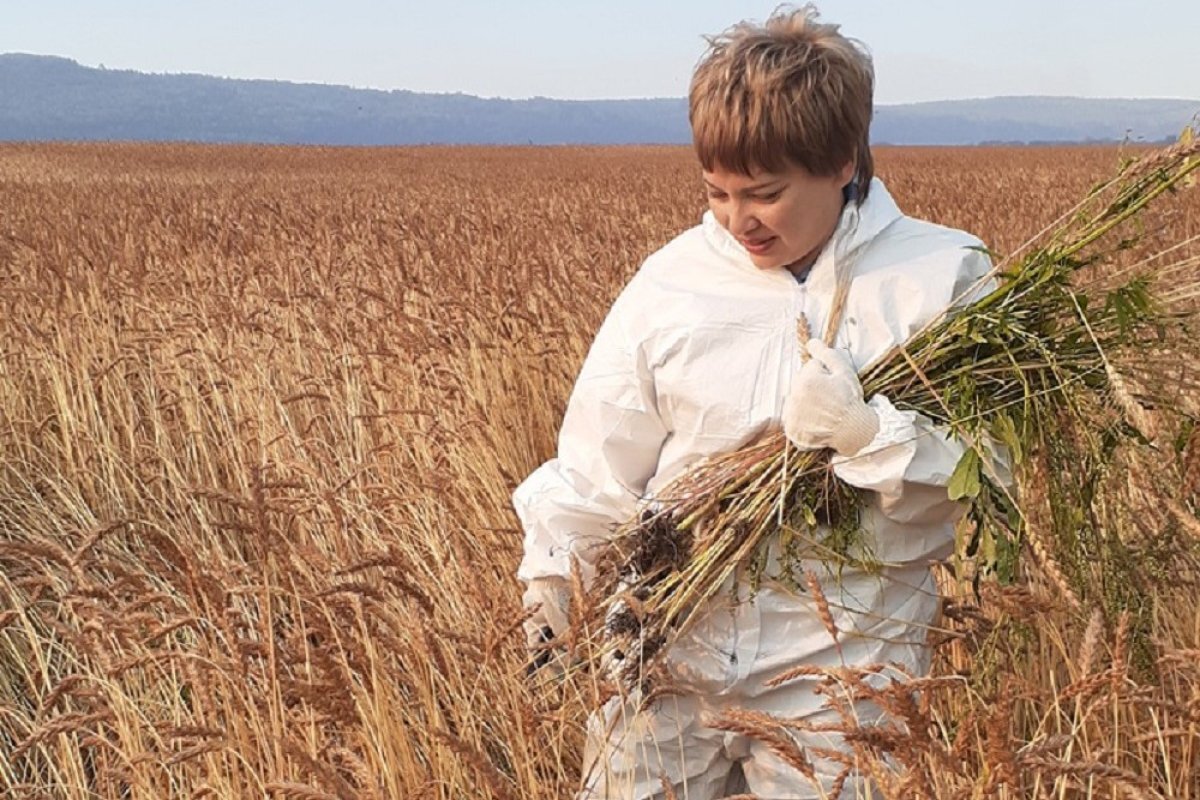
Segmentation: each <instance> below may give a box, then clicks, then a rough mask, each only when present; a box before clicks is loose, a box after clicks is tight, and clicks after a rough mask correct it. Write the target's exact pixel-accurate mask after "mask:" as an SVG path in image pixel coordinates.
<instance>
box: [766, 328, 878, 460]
mask: <svg viewBox="0 0 1200 800" xmlns="http://www.w3.org/2000/svg"><path fill="white" fill-rule="evenodd" d="M808 352H809V355H810V356H812V358H810V359H809V360H808V363H806V364H805V365H804V366H803V367H801V368H800V369H799V371H798V372H796V374H795V376H794V377H793V378H792V387H791V391H789V392H788V396H787V399H786V401H785V402H784V405H783V430H784V433H786V434H787V437H788V439H790V440H791V441H792V443H793V444H795V445H796V447H799V448H800V449H802V450H819V449H821V448H823V447H829V448H832V449H833V450H834V451H835V452H837V454H838V455H842V456H852V455H854V454H856V453H858V452H859V451H860V450H862V449H863V448H864V447H866V446H867V445H868V444H870V442H871V440H872V439H874V438H875V434H877V433H879V416H878V415H877V414H876V413H875V412H874V411H873V410H872V409H871V407H870V406H868V405H867V403H866V401H864V400H863V389H862V384H861V383H859V380H858V373H857V372H856V371H855V369H854V365H853V364H852V363H850V357H849V356H848V355H847V354H846V353H845V352H843V351H841V350H835V349H833V348H831V347H829V346H828V345H827V344H825V343H824V342H822V341H821V340H820V339H815V338H814V339H812V340H811V341H809V343H808Z"/></svg>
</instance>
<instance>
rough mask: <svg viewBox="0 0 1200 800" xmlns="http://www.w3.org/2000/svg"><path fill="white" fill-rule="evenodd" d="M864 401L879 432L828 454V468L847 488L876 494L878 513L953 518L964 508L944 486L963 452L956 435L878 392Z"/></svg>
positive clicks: (907, 520) (914, 519) (900, 518)
mask: <svg viewBox="0 0 1200 800" xmlns="http://www.w3.org/2000/svg"><path fill="white" fill-rule="evenodd" d="M867 405H869V406H870V407H871V409H872V410H873V411H875V413H876V414H878V415H879V433H878V434H876V435H875V438H874V439H873V440H872V441H871V443H870V444H868V445H867V446H866V447H864V448H863V449H862V450H861V451H860V452H858V453H856V454H855V455H852V456H837V455H835V456H834V457H833V458H832V463H833V472H834V474H835V475H837V477H839V478H841V479H842V480H843V481H845V482H846V483H848V484H850V485H851V486H855V487H857V488H859V489H868V490H870V491H873V492H877V493H878V494H879V508H880V511H882V512H883V514H884V516H886V517H888V518H889V519H892V520H895V521H896V522H900V523H904V524H906V525H937V524H940V523H946V522H953V521H954V520H955V519H957V518H958V517H959V516H961V515H962V513H963V511H964V510H965V506H963V505H962V504H961V503H958V502H954V501H952V500H950V497H949V494H948V493H947V489H946V487H947V486H948V485H949V483H950V476H951V475H953V474H954V468H955V467H956V466H957V465H958V461H959V459H960V458H962V454H963V452H964V451H965V450H966V447H965V445H964V444H963V443H962V442H961V441H959V440H958V439H956V438H954V437H952V436H949V435H947V434H946V432H945V431H944V430H941V429H939V428H937V427H935V426H934V425H933V423H932V421H931V420H930V419H929V418H928V417H925V416H923V415H921V414H918V413H916V412H915V411H900V410H898V409H896V407H895V406H893V405H892V404H891V402H890V401H889V400H888V399H887V398H886V397H884V396H883V395H881V394H877V395H875V396H874V397H872V398H871V399H870V400H869V401H868V403H867Z"/></svg>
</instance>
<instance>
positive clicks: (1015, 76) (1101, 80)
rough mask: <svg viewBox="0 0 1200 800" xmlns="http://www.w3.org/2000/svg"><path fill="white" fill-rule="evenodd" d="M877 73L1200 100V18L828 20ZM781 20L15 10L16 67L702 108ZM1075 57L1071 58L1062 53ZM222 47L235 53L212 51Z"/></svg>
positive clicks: (627, 1)
mask: <svg viewBox="0 0 1200 800" xmlns="http://www.w3.org/2000/svg"><path fill="white" fill-rule="evenodd" d="M818 6H819V7H820V8H821V10H822V12H823V20H824V21H828V22H834V23H841V26H842V31H843V32H844V33H845V34H846V35H848V36H851V37H854V38H858V39H861V40H862V41H863V42H864V43H865V44H866V46H867V47H868V48H869V49H870V50H871V52H872V55H873V57H874V60H875V63H876V74H877V87H876V88H877V90H876V102H877V104H878V105H881V106H887V105H908V104H912V103H929V102H939V101H943V100H967V99H987V98H995V97H1032V96H1036V97H1079V98H1085V99H1142V98H1153V99H1183V100H1191V99H1195V93H1196V91H1197V90H1196V87H1195V81H1194V75H1193V72H1194V71H1193V70H1192V69H1191V66H1192V65H1191V63H1190V54H1191V53H1192V52H1194V44H1193V43H1192V42H1191V39H1192V38H1193V37H1194V34H1193V32H1194V31H1195V30H1198V29H1200V4H1196V3H1185V2H1183V0H1148V1H1147V2H1145V3H1143V4H1142V5H1140V6H1139V7H1138V8H1137V10H1136V11H1135V12H1131V11H1130V10H1129V7H1128V6H1127V4H1124V3H1119V2H1117V1H1116V0H1093V2H1081V1H1068V2H1063V3H1058V4H1052V5H1049V6H1046V5H1043V4H1041V3H1040V2H1038V0H1012V2H1010V3H1008V4H1005V5H1004V6H1003V7H994V6H988V5H966V4H959V5H947V4H945V3H942V2H933V1H932V0H927V2H924V3H910V4H906V5H904V6H903V7H900V6H897V5H895V4H892V3H887V2H885V0H857V2H851V0H828V1H827V2H822V3H818ZM774 7H775V2H774V0H770V2H768V3H763V4H758V3H751V4H743V5H742V6H741V7H740V8H738V9H735V10H733V11H731V10H730V9H729V4H728V2H727V0H691V2H688V3H687V4H683V3H660V4H654V5H650V6H646V4H639V3H637V2H635V0H612V2H610V3H609V4H608V5H606V6H605V7H604V8H599V7H591V6H587V7H572V8H562V7H559V6H555V5H548V4H546V3H545V2H544V0H513V2H512V3H510V4H507V5H506V6H504V7H503V8H497V7H495V6H493V5H491V4H489V3H485V2H482V0H463V2H461V3H460V4H458V5H457V6H456V7H455V12H456V13H455V14H453V15H446V14H444V13H442V12H440V11H439V10H438V9H434V8H431V7H428V6H422V5H418V4H415V3H408V2H406V3H400V4H386V3H382V2H380V1H379V0H341V2H338V3H332V2H328V1H327V0H293V2H290V3H285V2H283V0H261V1H260V2H258V3H255V4H254V5H253V6H249V7H246V6H244V5H243V4H238V3H236V2H233V1H232V0H208V2H205V3H199V2H196V0H181V2H179V3H175V4H171V5H169V6H164V7H157V6H152V7H145V4H142V3H138V2H135V0H107V2H106V3H105V4H104V9H103V11H101V12H97V11H96V9H95V5H94V4H91V3H84V2H82V0H46V2H43V3H41V4H38V5H37V6H26V7H22V6H18V7H15V8H12V9H7V10H6V11H7V13H6V17H7V19H6V21H5V26H4V29H3V30H0V52H23V53H30V54H46V55H57V56H59V57H63V58H68V59H71V60H73V61H75V62H77V63H79V64H80V65H84V66H91V67H95V68H100V67H101V66H103V67H104V68H106V69H114V70H132V71H136V72H143V73H147V74H194V75H208V76H213V77H222V78H229V79H233V80H275V81H285V82H289V83H305V84H317V85H329V86H348V87H352V88H361V89H373V90H378V91H395V90H401V91H411V92H416V93H422V94H464V95H470V96H474V97H480V98H489V99H506V100H528V99H534V98H549V99H555V100H618V99H629V100H635V99H653V98H677V97H682V96H685V95H686V90H687V83H688V80H689V79H690V75H691V70H692V67H693V65H694V64H695V62H696V60H697V59H698V58H699V57H700V56H701V55H702V54H703V52H704V47H705V45H704V40H703V36H704V35H705V34H712V33H717V32H719V31H721V30H723V29H725V28H726V27H728V26H729V25H730V24H732V23H734V22H737V21H738V20H739V19H745V18H749V19H759V20H761V19H763V18H764V17H766V16H767V15H769V14H770V12H771V11H772V10H773V8H774ZM1064 42H1067V43H1069V47H1068V46H1064V44H1063V43H1064ZM218 43H219V46H214V45H216V44H218Z"/></svg>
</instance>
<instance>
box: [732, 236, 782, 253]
mask: <svg viewBox="0 0 1200 800" xmlns="http://www.w3.org/2000/svg"><path fill="white" fill-rule="evenodd" d="M776 238H777V237H775V236H768V237H767V238H766V239H752V240H749V241H747V240H745V239H741V240H739V241H740V242H741V245H742V247H744V248H746V252H747V253H749V254H750V255H753V256H761V255H763V254H764V253H766V252H767V251H768V250H770V249H771V245H773V244H775V240H776Z"/></svg>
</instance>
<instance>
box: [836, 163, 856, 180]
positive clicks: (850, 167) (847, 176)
mask: <svg viewBox="0 0 1200 800" xmlns="http://www.w3.org/2000/svg"><path fill="white" fill-rule="evenodd" d="M856 169H858V163H857V162H856V161H855V160H854V159H853V158H852V159H850V160H849V161H847V162H846V163H845V164H843V165H842V168H841V170H840V171H839V172H838V180H839V181H841V184H842V186H845V185H846V184H848V183H850V181H852V180H854V172H855V170H856Z"/></svg>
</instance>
